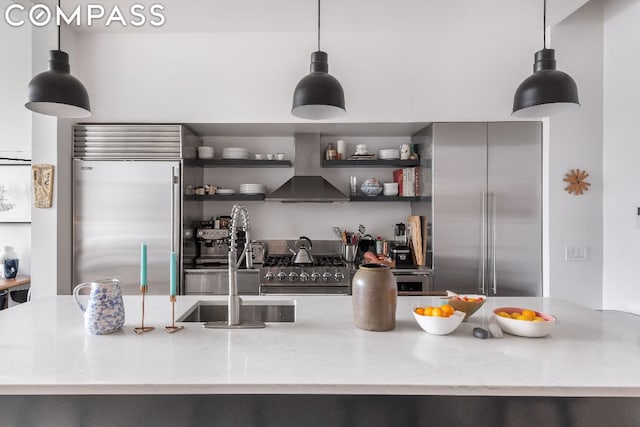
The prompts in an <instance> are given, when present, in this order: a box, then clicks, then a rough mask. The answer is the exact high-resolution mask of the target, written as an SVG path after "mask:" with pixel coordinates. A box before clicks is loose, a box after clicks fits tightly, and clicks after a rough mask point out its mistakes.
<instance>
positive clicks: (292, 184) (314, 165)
mask: <svg viewBox="0 0 640 427" xmlns="http://www.w3.org/2000/svg"><path fill="white" fill-rule="evenodd" d="M294 141H295V143H294V152H295V154H294V164H293V166H294V172H293V174H294V175H293V177H292V178H291V179H290V180H288V181H287V182H285V183H284V184H282V185H281V186H280V187H278V189H277V190H275V191H274V192H272V193H271V194H269V195H268V196H267V197H266V200H269V201H276V202H288V203H295V202H321V203H327V202H346V201H349V196H347V195H346V194H344V193H343V192H342V191H340V190H338V189H337V188H336V187H334V186H333V184H331V183H330V182H329V181H327V180H326V179H324V178H323V177H322V176H321V175H320V172H321V170H322V168H321V167H320V160H321V155H320V134H319V133H296V134H295V135H294Z"/></svg>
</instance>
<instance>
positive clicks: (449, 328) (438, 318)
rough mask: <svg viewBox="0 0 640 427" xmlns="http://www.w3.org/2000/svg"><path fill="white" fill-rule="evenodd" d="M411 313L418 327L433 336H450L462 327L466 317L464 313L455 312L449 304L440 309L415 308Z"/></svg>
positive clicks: (429, 307) (430, 307) (428, 307)
mask: <svg viewBox="0 0 640 427" xmlns="http://www.w3.org/2000/svg"><path fill="white" fill-rule="evenodd" d="M411 311H412V312H413V317H415V319H416V322H418V325H420V327H421V328H422V329H424V330H425V331H426V332H429V333H430V334H433V335H447V334H450V333H451V332H453V331H455V330H456V328H457V327H458V326H460V324H461V323H462V320H463V319H464V316H465V314H464V313H463V312H462V311H456V310H454V308H453V307H452V306H451V305H449V304H444V305H441V306H439V307H432V306H415V307H412V310H411Z"/></svg>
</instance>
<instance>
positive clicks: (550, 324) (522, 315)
mask: <svg viewBox="0 0 640 427" xmlns="http://www.w3.org/2000/svg"><path fill="white" fill-rule="evenodd" d="M493 313H494V314H495V317H496V320H497V322H498V326H500V328H502V330H503V331H505V332H506V333H508V334H511V335H518V336H521V337H530V338H538V337H545V336H547V335H549V334H550V333H551V331H552V330H553V328H554V326H555V325H556V318H555V317H553V316H552V315H550V314H546V313H542V312H540V311H536V310H531V309H527V308H516V307H500V308H496V309H495V310H493Z"/></svg>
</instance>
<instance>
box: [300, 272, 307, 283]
mask: <svg viewBox="0 0 640 427" xmlns="http://www.w3.org/2000/svg"><path fill="white" fill-rule="evenodd" d="M308 280H309V273H305V272H304V271H303V272H302V273H300V281H301V282H306V281H308Z"/></svg>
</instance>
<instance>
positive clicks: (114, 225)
mask: <svg viewBox="0 0 640 427" xmlns="http://www.w3.org/2000/svg"><path fill="white" fill-rule="evenodd" d="M73 165H74V186H73V197H74V200H73V203H74V249H73V250H74V263H73V264H74V265H73V267H74V284H78V283H81V282H86V281H90V280H95V279H99V278H104V277H116V278H118V279H119V280H120V281H121V282H122V291H123V293H126V294H137V293H139V292H140V290H139V289H140V288H139V286H140V244H141V243H142V242H146V243H147V245H148V285H149V293H151V294H166V293H168V290H169V289H168V288H169V252H170V251H171V249H172V247H173V248H174V250H175V251H176V252H177V253H178V259H180V253H179V252H180V248H181V244H180V238H181V233H180V229H181V227H180V224H179V221H180V219H179V218H180V185H181V184H180V162H178V161H91V160H88V161H87V160H79V159H75V160H74V162H73ZM178 267H179V269H180V266H178ZM178 277H180V275H179V276H178Z"/></svg>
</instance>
